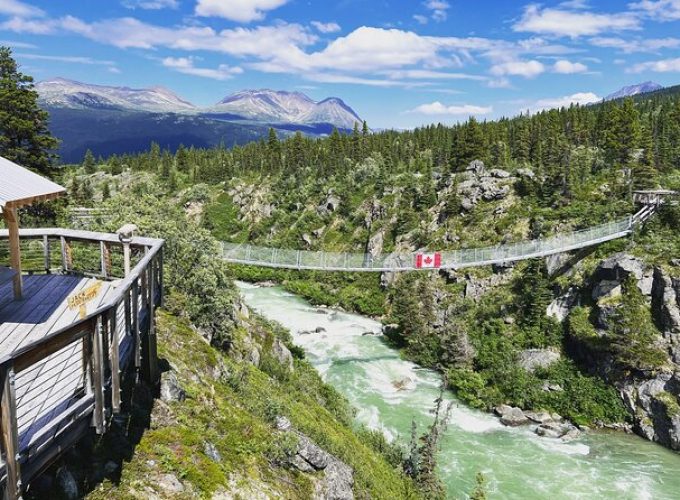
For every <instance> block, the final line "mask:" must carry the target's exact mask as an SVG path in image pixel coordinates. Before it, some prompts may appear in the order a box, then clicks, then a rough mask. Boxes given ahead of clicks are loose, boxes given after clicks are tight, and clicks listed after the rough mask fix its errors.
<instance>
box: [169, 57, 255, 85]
mask: <svg viewBox="0 0 680 500" xmlns="http://www.w3.org/2000/svg"><path fill="white" fill-rule="evenodd" d="M161 62H162V64H163V66H165V67H166V68H170V69H174V70H175V71H178V72H180V73H184V74H186V75H194V76H202V77H204V78H212V79H213V80H229V79H231V78H233V77H234V75H239V74H241V73H243V69H241V68H239V67H238V66H236V67H231V66H228V65H226V64H220V65H219V66H218V67H217V68H197V67H196V66H194V58H193V57H166V58H164V59H163V60H162V61H161Z"/></svg>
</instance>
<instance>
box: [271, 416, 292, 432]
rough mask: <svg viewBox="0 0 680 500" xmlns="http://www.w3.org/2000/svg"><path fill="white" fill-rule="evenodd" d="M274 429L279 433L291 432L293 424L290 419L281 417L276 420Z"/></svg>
mask: <svg viewBox="0 0 680 500" xmlns="http://www.w3.org/2000/svg"><path fill="white" fill-rule="evenodd" d="M274 427H276V430H278V431H289V430H291V428H292V424H291V423H290V420H288V418H286V417H281V416H279V417H276V419H275V420H274Z"/></svg>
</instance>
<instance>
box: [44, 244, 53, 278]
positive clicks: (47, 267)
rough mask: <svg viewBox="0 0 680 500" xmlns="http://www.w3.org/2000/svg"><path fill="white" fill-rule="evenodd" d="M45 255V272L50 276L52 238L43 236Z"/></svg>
mask: <svg viewBox="0 0 680 500" xmlns="http://www.w3.org/2000/svg"><path fill="white" fill-rule="evenodd" d="M43 255H44V257H45V272H46V273H47V274H49V273H50V270H51V269H52V255H51V254H50V238H49V237H48V236H47V235H45V236H43Z"/></svg>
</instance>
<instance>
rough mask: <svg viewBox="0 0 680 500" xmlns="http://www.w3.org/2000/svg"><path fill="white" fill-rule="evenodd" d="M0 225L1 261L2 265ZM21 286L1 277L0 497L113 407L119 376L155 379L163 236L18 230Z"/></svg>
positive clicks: (104, 422) (4, 243) (5, 252)
mask: <svg viewBox="0 0 680 500" xmlns="http://www.w3.org/2000/svg"><path fill="white" fill-rule="evenodd" d="M9 236H10V234H9V231H7V230H0V266H5V265H7V264H8V263H9V261H10V255H12V254H15V252H10V248H9V247H10V244H9ZM19 241H20V246H21V248H20V255H21V269H22V279H23V290H22V296H21V297H20V298H15V296H14V283H13V280H12V279H9V280H5V281H4V282H0V448H1V451H2V464H1V465H0V483H2V485H3V486H4V489H5V497H6V498H19V497H20V496H21V494H22V492H23V491H24V489H25V486H26V485H27V484H28V483H29V482H30V481H31V480H32V479H33V478H35V477H36V476H37V475H38V474H40V472H41V471H43V470H44V469H45V468H46V467H48V466H49V465H50V464H51V463H52V462H53V461H54V460H55V459H56V458H58V457H59V456H60V455H61V454H62V453H63V452H64V451H66V450H68V449H69V448H70V447H71V446H72V445H73V444H75V443H76V442H77V441H78V440H79V439H80V438H81V437H83V435H84V434H85V433H87V432H90V428H91V427H94V429H95V430H96V432H97V433H99V434H102V433H104V432H105V431H106V429H107V427H108V424H109V422H110V419H111V417H112V415H114V414H116V413H117V412H119V411H120V407H121V377H124V376H125V374H126V373H131V372H133V371H135V370H139V371H141V372H142V374H143V375H144V377H145V378H146V380H147V381H149V382H151V383H155V382H156V381H157V379H158V369H157V356H156V336H155V330H154V321H153V317H154V308H155V307H157V306H159V305H160V304H161V303H162V300H163V294H162V290H163V254H162V247H163V241H162V240H158V239H151V238H140V237H132V236H129V237H122V236H121V237H119V235H115V234H104V233H93V232H86V231H74V230H67V229H25V230H20V231H19Z"/></svg>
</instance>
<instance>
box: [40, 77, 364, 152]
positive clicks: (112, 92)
mask: <svg viewBox="0 0 680 500" xmlns="http://www.w3.org/2000/svg"><path fill="white" fill-rule="evenodd" d="M36 90H37V91H38V94H39V96H40V98H39V103H40V105H41V106H42V107H43V108H44V109H46V110H47V111H48V112H49V113H50V130H51V132H52V134H53V135H54V136H55V137H57V138H58V139H60V140H61V147H60V149H59V155H60V157H61V159H62V161H63V162H65V163H71V162H79V161H81V160H82V158H83V155H84V154H85V151H87V149H90V150H92V152H93V153H94V154H95V155H102V156H107V155H111V154H123V153H135V152H139V151H143V150H146V149H148V147H149V144H150V143H151V142H152V141H153V142H156V143H158V144H160V145H161V147H167V148H170V149H176V148H177V147H178V146H179V144H184V145H185V146H196V147H211V146H216V145H218V144H224V145H226V146H228V147H229V146H233V145H235V144H243V143H246V142H249V141H253V140H258V139H259V138H261V137H264V136H266V134H267V131H268V130H269V128H270V127H273V128H275V129H276V130H278V131H279V133H280V135H282V136H287V135H290V134H292V133H294V132H295V131H300V132H302V133H304V134H307V135H311V136H320V135H327V134H330V133H331V132H332V130H333V128H338V129H339V130H341V131H350V130H352V128H353V127H354V125H355V123H356V124H359V125H360V124H361V123H362V120H361V118H360V117H359V116H358V115H357V114H356V113H355V112H354V110H353V109H352V108H350V107H349V106H348V105H347V104H345V103H344V102H343V101H342V100H341V99H339V98H337V97H331V98H328V99H324V100H322V101H319V102H317V101H314V100H312V99H311V98H309V97H308V96H306V95H305V94H302V93H300V92H284V91H276V90H268V89H262V90H244V91H241V92H237V93H235V94H232V95H230V96H227V97H225V98H224V99H222V100H221V101H220V102H218V103H217V104H215V105H214V106H211V107H209V108H199V107H197V106H194V105H193V104H192V103H190V102H188V101H186V100H184V99H182V98H181V97H179V96H178V95H176V94H174V93H173V92H172V91H170V90H168V89H165V88H163V87H152V88H148V89H134V88H129V87H110V86H105V85H91V84H87V83H82V82H76V81H73V80H67V79H64V78H54V79H51V80H46V81H43V82H40V83H38V84H37V85H36Z"/></svg>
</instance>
